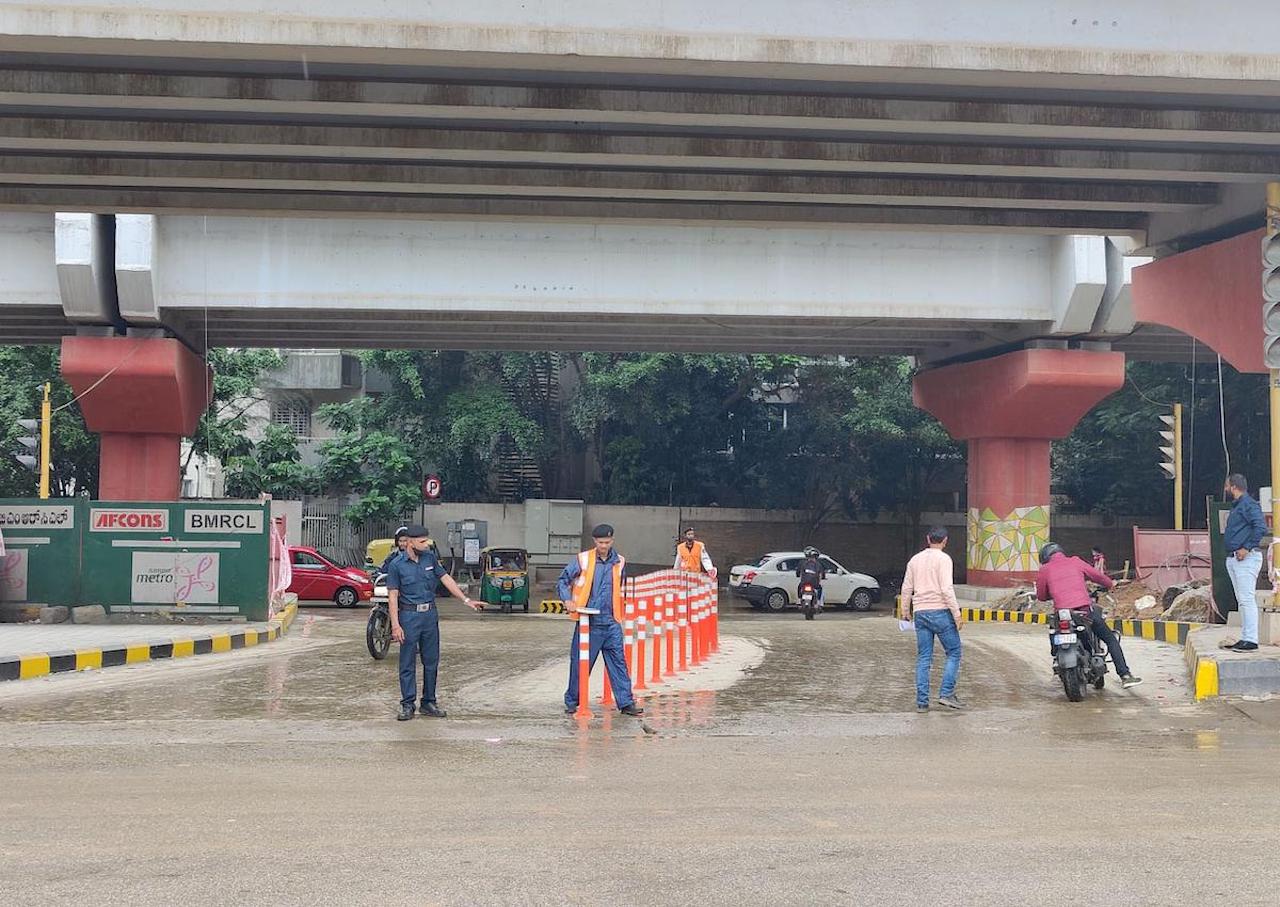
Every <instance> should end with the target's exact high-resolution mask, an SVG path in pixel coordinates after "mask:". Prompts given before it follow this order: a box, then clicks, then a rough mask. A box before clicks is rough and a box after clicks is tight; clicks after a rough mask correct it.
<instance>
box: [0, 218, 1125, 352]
mask: <svg viewBox="0 0 1280 907" xmlns="http://www.w3.org/2000/svg"><path fill="white" fill-rule="evenodd" d="M54 221H56V222H58V223H59V224H62V225H63V230H64V232H65V231H67V230H69V229H70V227H71V226H73V225H74V226H76V227H77V228H78V229H77V230H76V231H75V233H74V234H73V235H74V236H75V237H77V239H78V242H79V245H76V246H70V245H68V244H67V242H66V241H64V242H63V244H62V245H61V246H60V247H59V249H60V254H61V255H62V257H61V258H59V260H58V261H59V265H58V266H59V267H60V268H61V269H63V270H64V271H65V270H66V269H67V268H76V269H79V271H83V272H84V273H83V274H82V275H81V279H80V280H78V281H75V282H68V281H65V280H64V281H63V285H62V287H61V294H60V295H59V296H58V297H57V298H58V299H59V301H60V302H61V304H62V305H61V307H60V309H59V310H58V317H57V320H58V321H59V322H63V324H62V327H63V330H62V331H60V332H59V333H65V332H67V331H68V330H70V328H69V326H67V325H66V323H65V322H67V321H71V322H76V323H81V324H103V325H109V324H117V323H118V324H120V325H128V326H129V327H131V328H136V329H148V328H156V327H164V328H167V329H168V330H170V331H171V332H173V333H175V334H176V335H178V336H179V337H181V338H183V339H184V340H185V341H186V342H188V343H189V344H190V345H192V346H193V347H196V348H200V347H202V346H204V345H205V344H206V343H209V344H211V345H248V346H294V347H314V346H320V347H329V346H350V347H360V346H368V347H376V346H401V345H405V344H408V345H411V346H422V347H428V348H437V347H438V348H459V349H492V348H494V347H495V346H503V347H506V346H510V347H512V348H524V349H546V348H558V349H573V350H593V349H599V350H612V349H619V350H632V349H646V348H651V349H670V350H679V351H688V352H698V351H715V352H799V353H811V354H815V355H817V354H861V355H879V354H906V355H912V356H917V357H919V358H921V359H922V360H925V361H942V360H946V359H951V358H955V357H957V356H968V355H973V354H978V353H981V352H982V351H984V350H988V351H989V350H1000V349H1006V348H1009V347H1011V346H1016V345H1018V344H1020V343H1023V342H1025V341H1027V340H1029V339H1034V338H1039V337H1063V338H1066V337H1079V336H1084V335H1087V336H1091V337H1097V336H1103V335H1105V336H1109V337H1114V338H1117V339H1121V340H1122V342H1123V335H1124V334H1127V333H1128V332H1130V331H1132V329H1133V325H1132V323H1131V317H1132V314H1131V311H1128V310H1125V309H1123V306H1119V305H1117V304H1116V303H1115V300H1117V299H1123V298H1125V287H1124V286H1122V285H1115V281H1116V280H1117V279H1124V278H1125V276H1126V275H1127V271H1125V270H1124V269H1123V268H1120V269H1119V270H1117V269H1116V267H1115V261H1114V259H1115V258H1116V257H1117V256H1118V251H1117V247H1116V246H1115V244H1114V243H1113V242H1111V241H1110V240H1106V239H1103V238H1101V237H1052V236H1035V235H1013V234H1005V235H996V234H976V233H968V234H954V233H937V232H924V233H921V232H916V233H907V232H894V233H887V232H884V231H870V230H849V229H812V228H810V229H794V228H780V227H768V228H765V227H741V226H735V227H728V226H721V227H707V226H699V225H671V224H663V225H634V224H621V223H615V224H597V225H589V226H588V225H578V224H572V223H527V222H519V221H511V222H499V221H462V220H449V221H430V222H427V221H402V220H394V221H388V220H373V219H333V218H326V219H313V218H247V217H206V216H200V217H195V216H184V215H142V214H118V215H115V216H114V217H107V216H103V217H99V216H93V215H84V214H65V215H63V214H59V215H56V217H50V216H45V217H43V218H41V217H40V216H36V215H22V214H6V215H0V224H5V225H7V226H9V228H10V229H9V230H8V231H6V232H0V236H6V235H7V236H14V235H23V234H22V233H21V230H22V228H23V227H25V228H26V230H27V231H28V234H29V235H33V236H37V237H42V241H43V243H44V244H45V245H53V244H54V230H53V229H52V223H53V222H54ZM91 224H98V225H99V226H100V225H102V224H110V225H111V226H112V230H111V231H110V233H109V236H108V235H102V234H101V233H97V234H95V233H93V232H92V231H91V230H89V225H91ZM41 225H43V230H38V229H36V228H37V227H39V226H41ZM68 235H72V234H68ZM91 238H94V239H96V242H97V245H96V246H94V248H95V249H96V250H97V251H95V252H94V253H93V255H92V256H91V255H90V252H89V251H86V250H88V249H89V247H90V246H89V241H90V239H91ZM12 242H13V243H14V245H13V246H12V247H13V248H14V249H15V250H16V249H18V248H19V246H18V244H17V242H16V240H13V241H12ZM30 242H31V241H30V240H29V239H28V240H27V243H28V245H30ZM37 245H38V243H37ZM105 249H110V250H111V255H112V258H111V259H110V260H109V261H107V260H104V259H102V257H101V256H102V254H103V250H105ZM68 250H72V251H75V250H80V255H81V257H80V258H79V259H75V260H72V259H71V258H69V257H68V256H69V255H70V252H69V251H68ZM42 251H43V250H42ZM86 256H89V258H90V259H91V260H89V261H86ZM94 256H96V257H94ZM1108 256H1111V258H1109V257H1108ZM26 257H27V258H28V259H31V258H32V256H31V255H30V254H28V255H27V256H26ZM35 260H39V256H36V257H35ZM79 271H78V272H77V273H79ZM104 274H106V275H108V276H109V277H110V278H111V279H109V280H106V281H104V280H103V279H102V277H103V275H104ZM29 282H32V281H29ZM93 293H97V297H96V298H94V299H90V298H87V296H86V294H89V295H92V294H93ZM18 295H22V294H18ZM48 297H49V292H48V290H45V291H44V298H45V299H48ZM23 298H25V299H26V300H27V302H26V303H25V304H20V302H19V300H18V299H17V298H11V299H9V300H7V302H8V305H5V306H0V318H2V319H5V321H4V323H6V324H9V325H11V326H12V327H13V329H14V330H15V331H16V330H17V329H18V326H19V325H20V324H21V325H22V326H23V327H24V329H29V328H30V325H29V324H27V323H26V322H20V319H27V320H28V321H29V320H30V319H31V318H33V317H34V316H33V313H35V315H40V314H41V310H39V309H38V306H37V307H34V308H33V305H35V303H34V300H37V299H39V298H41V297H40V294H39V293H38V292H34V291H33V292H31V293H29V294H27V295H25V296H24V297H23ZM1108 299H1110V300H1112V309H1111V310H1108V311H1114V312H1118V313H1120V314H1119V315H1116V316H1114V317H1113V316H1112V315H1108V314H1106V313H1105V312H1104V311H1103V305H1104V301H1105V300H1108ZM95 313H99V314H97V315H96V316H95ZM43 317H44V318H45V319H46V320H51V319H50V312H49V309H48V307H47V305H46V308H45V309H44V310H43ZM1126 318H1128V319H1129V321H1125V319H1126ZM1117 319H1118V320H1117ZM52 336H57V334H56V333H55V334H53V335H52Z"/></svg>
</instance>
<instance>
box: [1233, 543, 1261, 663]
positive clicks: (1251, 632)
mask: <svg viewBox="0 0 1280 907" xmlns="http://www.w3.org/2000/svg"><path fill="white" fill-rule="evenodd" d="M1261 569H1262V552H1261V551H1250V552H1249V553H1248V554H1247V555H1245V559H1244V560H1242V561H1238V560H1236V556H1235V555H1234V554H1230V555H1228V556H1227V576H1229V577H1231V588H1232V589H1233V590H1234V591H1235V593H1236V606H1237V608H1238V610H1239V611H1240V638H1241V639H1242V640H1244V641H1246V642H1257V641H1258V572H1259V571H1260V570H1261Z"/></svg>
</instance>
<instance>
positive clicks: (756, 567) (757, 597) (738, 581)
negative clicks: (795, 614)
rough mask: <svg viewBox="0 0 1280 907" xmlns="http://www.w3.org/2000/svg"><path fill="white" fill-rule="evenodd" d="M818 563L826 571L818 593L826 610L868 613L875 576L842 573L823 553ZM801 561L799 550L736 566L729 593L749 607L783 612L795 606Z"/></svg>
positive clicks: (876, 588) (876, 593)
mask: <svg viewBox="0 0 1280 907" xmlns="http://www.w3.org/2000/svg"><path fill="white" fill-rule="evenodd" d="M821 560H822V563H823V565H824V566H825V567H826V568H827V578H826V579H825V580H823V581H822V593H823V598H824V599H825V600H826V603H827V606H828V607H839V606H847V607H849V608H852V609H853V610H855V611H870V610H871V606H872V605H874V604H876V603H877V602H879V601H880V583H878V582H877V581H876V579H875V577H873V576H868V575H867V574H865V573H854V572H853V571H851V570H846V569H845V568H844V567H841V566H840V565H839V564H837V563H836V562H835V561H833V560H832V559H831V558H829V557H827V556H826V555H825V554H824V555H822V556H821ZM803 561H804V552H803V551H775V552H773V553H772V554H766V555H765V556H764V557H762V558H760V560H758V561H756V563H754V564H739V565H738V566H736V567H734V568H733V569H732V570H730V571H729V591H730V592H731V593H733V594H734V595H736V596H738V597H739V598H745V599H746V600H747V601H749V602H751V607H753V608H767V609H769V610H770V611H784V610H786V609H787V608H790V607H793V606H794V605H795V603H796V587H797V586H798V585H799V584H800V580H799V578H798V577H797V576H796V568H798V567H799V566H800V564H801V562H803Z"/></svg>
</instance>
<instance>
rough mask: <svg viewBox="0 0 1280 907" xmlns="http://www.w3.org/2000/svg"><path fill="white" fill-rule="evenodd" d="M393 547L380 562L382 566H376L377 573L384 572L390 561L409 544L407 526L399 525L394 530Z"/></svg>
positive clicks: (400, 553) (402, 552)
mask: <svg viewBox="0 0 1280 907" xmlns="http://www.w3.org/2000/svg"><path fill="white" fill-rule="evenodd" d="M395 542H396V544H395V547H394V548H392V549H391V553H390V554H388V555H387V557H386V560H384V561H383V562H382V566H381V567H379V568H378V572H379V573H386V572H387V568H388V567H390V566H391V562H392V561H394V560H395V559H396V558H398V557H399V556H400V555H402V554H404V549H405V548H406V547H407V546H408V544H409V527H408V526H401V527H400V528H399V529H397V530H396V535H395Z"/></svg>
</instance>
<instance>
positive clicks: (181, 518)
mask: <svg viewBox="0 0 1280 907" xmlns="http://www.w3.org/2000/svg"><path fill="white" fill-rule="evenodd" d="M84 524H85V525H84V529H83V531H82V536H83V539H84V542H83V546H84V580H83V590H82V593H83V598H84V600H85V601H86V602H91V603H94V604H101V605H104V606H106V607H107V608H108V609H109V610H110V611H112V612H117V613H118V612H126V613H146V612H155V611H169V612H173V611H184V612H186V613H190V614H205V615H224V616H232V615H243V616H244V617H246V618H248V619H249V620H266V619H267V603H268V595H269V592H268V585H269V581H268V569H269V568H268V544H269V541H268V540H269V536H270V529H271V514H270V505H268V504H265V503H259V502H256V501H183V502H177V503H155V504H149V503H138V502H132V501H131V502H120V503H113V502H109V501H89V502H86V504H85V518H84Z"/></svg>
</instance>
